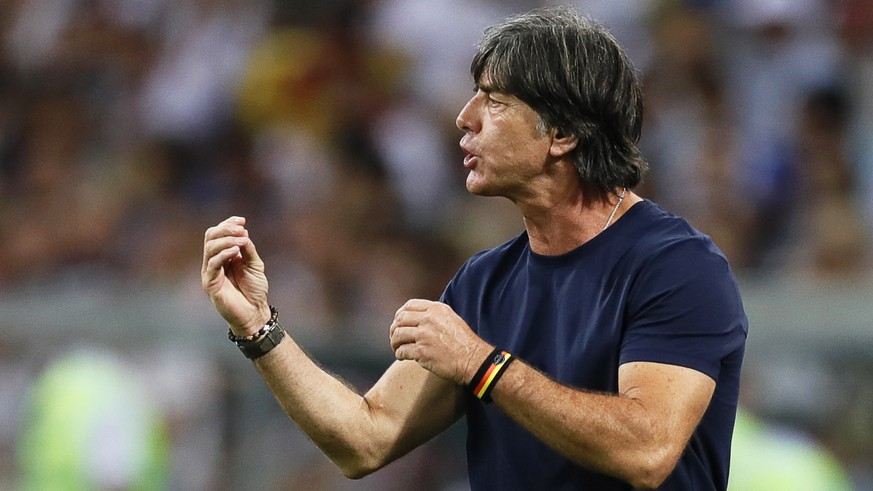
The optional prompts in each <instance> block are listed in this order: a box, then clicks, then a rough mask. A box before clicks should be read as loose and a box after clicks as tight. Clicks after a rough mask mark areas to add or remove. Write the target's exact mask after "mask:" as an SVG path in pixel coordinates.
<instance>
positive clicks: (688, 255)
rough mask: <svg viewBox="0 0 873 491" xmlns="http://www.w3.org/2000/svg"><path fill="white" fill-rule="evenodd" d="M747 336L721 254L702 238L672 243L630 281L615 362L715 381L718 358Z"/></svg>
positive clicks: (736, 294) (730, 275) (734, 286)
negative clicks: (671, 368)
mask: <svg viewBox="0 0 873 491" xmlns="http://www.w3.org/2000/svg"><path fill="white" fill-rule="evenodd" d="M747 332H748V323H747V320H746V315H745V313H744V311H743V306H742V300H741V299H740V294H739V289H738V287H737V284H736V280H735V278H734V276H733V273H732V272H731V270H730V267H729V266H728V264H727V261H726V259H725V258H724V256H722V255H721V254H720V253H719V252H718V251H717V249H715V248H714V246H712V244H711V242H709V241H707V240H704V239H702V238H696V239H686V240H681V241H676V242H675V243H670V244H666V245H664V246H662V247H661V248H659V249H658V250H657V251H656V252H655V253H654V254H652V255H651V256H650V257H649V258H648V259H647V260H646V261H645V262H644V263H643V264H642V266H641V268H640V270H639V273H638V275H637V277H636V278H635V280H634V282H633V287H632V289H631V292H630V293H629V295H628V304H627V324H626V328H625V332H624V335H623V338H622V343H621V348H620V355H619V363H620V364H624V363H628V362H633V361H649V362H657V363H665V364H670V365H679V366H684V367H687V368H692V369H694V370H697V371H699V372H702V373H704V374H706V375H708V376H709V377H711V378H713V379H715V380H717V379H718V375H719V368H720V367H721V360H722V359H723V358H724V357H726V356H728V355H729V354H731V353H733V352H734V351H735V350H737V349H740V348H741V347H742V346H743V344H744V342H745V339H746V335H747Z"/></svg>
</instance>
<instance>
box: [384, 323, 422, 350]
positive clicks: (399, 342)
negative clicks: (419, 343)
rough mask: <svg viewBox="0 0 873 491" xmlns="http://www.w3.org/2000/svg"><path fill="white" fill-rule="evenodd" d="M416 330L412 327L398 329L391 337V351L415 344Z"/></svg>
mask: <svg viewBox="0 0 873 491" xmlns="http://www.w3.org/2000/svg"><path fill="white" fill-rule="evenodd" d="M415 336H416V330H415V328H412V327H398V328H397V329H394V332H393V333H392V335H391V338H390V340H389V341H390V343H391V349H393V350H394V351H397V349H398V348H400V347H401V346H403V345H404V344H415V339H416V338H415Z"/></svg>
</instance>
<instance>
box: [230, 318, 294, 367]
mask: <svg viewBox="0 0 873 491" xmlns="http://www.w3.org/2000/svg"><path fill="white" fill-rule="evenodd" d="M284 337H285V330H284V329H282V326H281V325H279V323H278V322H276V323H275V324H273V327H272V329H270V330H269V332H267V335H266V336H264V337H262V338H261V339H259V340H257V341H254V342H248V343H237V346H238V347H239V349H240V351H242V353H243V355H245V357H246V358H248V359H250V360H254V359H255V358H260V357H262V356H264V355H266V354H267V353H269V352H270V350H272V349H273V348H275V347H276V346H278V345H279V343H280V342H281V341H282V339H283V338H284Z"/></svg>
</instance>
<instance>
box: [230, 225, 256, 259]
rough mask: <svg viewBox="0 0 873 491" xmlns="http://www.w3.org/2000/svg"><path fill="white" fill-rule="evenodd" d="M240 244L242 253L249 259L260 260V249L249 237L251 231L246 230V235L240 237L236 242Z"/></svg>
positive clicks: (244, 257)
mask: <svg viewBox="0 0 873 491" xmlns="http://www.w3.org/2000/svg"><path fill="white" fill-rule="evenodd" d="M236 244H238V245H239V246H240V254H242V257H243V259H245V260H247V261H253V262H260V261H261V257H260V256H259V255H258V250H257V248H255V243H254V242H252V239H251V238H249V231H248V230H245V236H244V237H239V238H238V241H237V242H236Z"/></svg>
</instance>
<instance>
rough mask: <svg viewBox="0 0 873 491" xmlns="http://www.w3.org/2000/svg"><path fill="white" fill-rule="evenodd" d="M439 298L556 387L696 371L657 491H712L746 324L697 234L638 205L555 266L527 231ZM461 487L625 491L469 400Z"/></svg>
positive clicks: (468, 267)
mask: <svg viewBox="0 0 873 491" xmlns="http://www.w3.org/2000/svg"><path fill="white" fill-rule="evenodd" d="M442 300H443V301H444V302H446V303H447V304H448V305H450V306H451V307H452V308H453V309H454V310H455V311H456V312H457V313H458V314H459V315H460V316H461V317H462V318H463V319H464V320H465V321H466V322H467V323H468V324H469V325H470V327H471V328H472V329H473V330H474V331H475V332H477V333H478V334H479V336H480V337H482V338H483V339H484V340H485V341H488V342H489V343H491V344H494V345H496V346H498V347H501V348H503V349H506V350H508V351H509V352H511V353H513V354H514V355H515V356H517V357H518V358H519V359H521V360H524V361H525V362H526V363H528V364H530V365H531V366H533V367H535V368H536V369H538V370H540V371H541V372H543V373H545V374H546V375H548V376H549V377H551V378H553V379H554V380H556V381H557V382H559V383H561V384H564V385H567V386H571V387H576V388H581V389H586V390H591V391H598V392H609V393H616V392H617V391H618V367H619V366H620V365H621V364H623V363H627V362H633V361H649V362H658V363H667V364H671V365H681V366H683V367H689V368H692V369H695V370H698V371H700V372H702V373H704V374H706V375H708V376H709V377H711V378H712V379H714V380H715V381H716V388H715V393H714V394H713V397H712V401H711V403H710V405H709V408H708V409H707V411H706V413H705V415H704V416H703V419H702V421H701V423H700V425H699V426H698V428H697V429H696V431H695V432H694V434H693V436H692V438H691V441H690V442H689V444H688V448H687V449H686V451H685V452H684V454H683V455H682V457H681V459H680V461H679V463H678V465H677V466H676V469H675V470H674V471H673V473H672V474H671V475H670V477H669V478H668V479H667V481H666V482H665V483H664V484H663V485H662V486H661V487H660V488H659V489H662V490H682V491H687V490H698V491H702V490H724V489H725V488H726V487H727V474H728V467H729V455H730V443H731V435H732V431H733V424H734V418H735V414H736V410H737V398H738V395H739V384H740V366H741V364H742V360H743V352H744V347H745V340H746V334H747V332H748V322H747V320H746V315H745V313H744V311H743V306H742V301H741V299H740V295H739V291H738V288H737V285H736V281H735V279H734V276H733V273H732V272H731V270H730V267H729V266H728V263H727V261H726V259H725V257H724V256H723V254H722V253H721V252H720V251H719V250H718V249H717V248H716V246H715V245H714V244H713V243H712V241H711V240H710V239H709V237H707V236H706V235H703V234H701V233H700V232H698V231H696V230H695V229H693V228H692V227H691V226H690V225H689V224H688V223H687V222H686V221H685V220H683V219H681V218H679V217H676V216H674V215H672V214H670V213H668V212H667V211H665V210H663V209H662V208H661V207H659V206H658V205H656V204H654V203H652V202H651V201H647V200H645V201H642V202H639V203H637V204H636V205H634V206H633V207H631V208H630V210H628V212H627V213H625V214H624V216H623V217H622V218H621V219H620V220H618V221H617V222H616V223H614V224H613V225H612V226H611V227H610V228H608V229H606V230H605V231H604V232H603V233H601V234H600V235H598V236H596V237H594V238H593V239H592V240H590V241H588V242H586V243H585V244H583V245H582V246H580V247H578V248H577V249H575V250H573V251H570V252H568V253H566V254H563V255H560V256H543V255H539V254H536V253H534V252H533V251H531V249H530V245H529V242H528V237H527V234H526V233H522V234H521V235H519V236H518V237H516V238H515V239H513V240H511V241H509V242H507V243H505V244H503V245H501V246H500V247H497V248H495V249H492V250H489V251H485V252H482V253H479V254H477V255H475V256H473V257H472V258H470V259H469V260H468V261H467V262H466V263H465V264H464V266H463V267H462V268H461V269H460V270H459V271H458V273H457V275H456V276H455V278H454V279H453V280H452V281H451V282H450V283H449V285H448V286H447V287H446V290H445V292H444V293H443V298H442ZM467 427H468V436H467V461H468V470H469V474H470V485H471V487H472V489H473V490H474V491H475V490H483V489H501V490H513V489H518V490H531V489H537V490H540V489H542V490H564V489H567V490H570V489H574V490H581V489H586V490H598V491H603V490H629V489H632V488H631V486H630V485H629V484H627V483H625V482H623V481H620V480H618V479H615V478H612V477H609V476H606V475H603V474H599V473H597V472H593V471H591V470H588V469H586V468H583V467H581V466H578V465H576V464H574V463H572V462H570V461H569V460H568V459H566V458H564V457H563V456H561V455H560V454H559V453H557V452H555V451H554V450H552V449H551V448H549V447H548V446H546V445H545V444H544V443H542V442H540V441H539V440H537V439H536V438H535V437H534V436H533V435H531V434H530V433H529V432H528V431H527V430H525V429H524V428H522V427H521V426H520V425H518V424H516V423H515V422H514V421H513V420H512V419H510V418H509V417H508V416H506V415H505V414H504V413H503V412H502V411H501V410H500V409H499V408H498V407H497V405H495V404H488V405H486V404H484V403H482V402H481V401H479V400H478V399H475V398H474V397H472V396H470V398H469V400H468V404H467Z"/></svg>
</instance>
